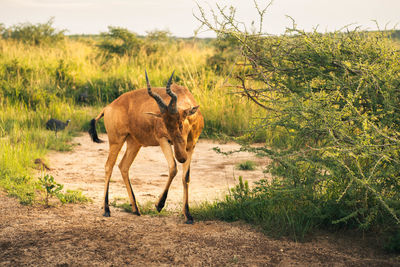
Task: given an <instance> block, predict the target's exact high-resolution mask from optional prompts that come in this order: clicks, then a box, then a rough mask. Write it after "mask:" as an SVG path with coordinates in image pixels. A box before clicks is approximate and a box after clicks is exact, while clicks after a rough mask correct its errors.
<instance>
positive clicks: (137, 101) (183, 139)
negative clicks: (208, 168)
mask: <svg viewBox="0 0 400 267" xmlns="http://www.w3.org/2000/svg"><path fill="white" fill-rule="evenodd" d="M145 76H146V83H147V92H146V88H144V89H138V90H133V91H130V92H127V93H124V94H122V95H121V96H119V97H118V98H117V99H115V100H114V101H113V102H112V103H111V104H109V105H108V106H106V107H105V108H104V109H103V110H102V111H101V112H100V114H99V115H98V116H97V117H96V118H94V119H92V120H91V122H90V129H89V134H90V136H91V138H92V140H93V141H94V142H97V143H100V142H103V141H102V140H100V139H99V138H98V135H97V132H96V122H97V121H98V120H99V119H100V118H102V117H103V116H104V124H105V127H106V131H107V136H108V141H109V154H108V159H107V162H106V164H105V187H104V206H103V210H104V214H103V216H106V217H109V216H110V208H109V204H108V190H109V183H110V178H111V173H112V170H113V167H114V165H115V161H116V159H117V156H118V153H119V151H120V150H121V147H122V145H123V144H124V143H125V142H126V143H127V148H126V152H125V154H124V156H123V158H122V160H121V162H120V163H119V165H118V167H119V169H120V171H121V174H122V178H123V180H124V182H125V186H126V189H127V191H128V195H129V200H130V203H131V205H132V212H133V213H134V214H136V215H138V216H140V212H139V209H138V206H137V205H136V198H135V195H134V193H133V190H132V186H131V183H130V181H129V168H130V166H131V165H132V162H133V160H134V159H135V157H136V155H137V153H138V152H139V150H140V148H141V147H142V146H143V147H146V146H160V147H161V150H162V152H163V154H164V156H165V158H166V160H167V162H168V168H169V175H168V181H167V184H166V186H165V188H164V191H163V193H162V194H161V195H160V197H159V199H158V201H157V203H156V205H155V206H156V209H157V211H158V212H160V211H161V210H162V208H163V207H164V205H165V201H166V199H167V195H168V190H169V187H170V185H171V182H172V180H173V179H174V177H175V176H176V174H177V165H176V161H175V159H176V160H177V161H179V162H180V163H182V164H183V167H182V169H183V174H182V182H183V209H182V211H183V214H184V216H185V220H186V223H187V224H191V223H193V217H192V215H191V214H190V212H189V204H188V199H189V196H188V195H189V182H190V162H191V158H192V154H193V150H194V147H195V145H196V143H197V140H198V139H199V136H200V134H201V131H202V129H203V127H204V119H203V116H202V115H201V112H200V111H199V105H197V103H196V101H195V99H194V97H193V95H192V94H191V93H190V92H189V90H188V89H187V88H186V87H183V86H179V85H177V84H175V83H174V84H172V85H171V82H172V78H173V76H174V72H173V73H172V75H171V77H170V78H169V80H168V82H167V85H166V87H165V88H151V85H150V82H149V78H148V76H147V72H146V71H145ZM169 98H170V101H169V104H168V105H167V104H166V101H167V100H168V99H169ZM172 146H173V148H174V149H173V150H172Z"/></svg>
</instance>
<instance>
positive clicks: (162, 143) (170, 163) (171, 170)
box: [156, 138, 178, 212]
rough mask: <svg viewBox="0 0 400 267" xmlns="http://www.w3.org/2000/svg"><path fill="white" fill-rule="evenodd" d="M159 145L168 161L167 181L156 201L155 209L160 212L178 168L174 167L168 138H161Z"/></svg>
mask: <svg viewBox="0 0 400 267" xmlns="http://www.w3.org/2000/svg"><path fill="white" fill-rule="evenodd" d="M160 147H161V150H162V152H163V153H164V156H165V159H166V160H167V162H168V169H169V174H168V182H167V184H166V185H165V188H164V191H163V193H162V194H161V195H160V198H159V199H158V202H157V204H156V209H157V211H158V212H160V211H161V210H162V209H163V208H164V205H165V201H166V199H167V196H168V190H169V187H170V186H171V183H172V180H173V179H174V177H175V176H176V173H177V172H178V169H177V167H176V162H175V159H174V154H173V152H172V148H171V145H170V144H169V143H168V139H166V138H163V139H161V140H160Z"/></svg>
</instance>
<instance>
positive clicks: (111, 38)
mask: <svg viewBox="0 0 400 267" xmlns="http://www.w3.org/2000/svg"><path fill="white" fill-rule="evenodd" d="M101 35H102V37H103V38H104V40H103V41H102V42H101V43H100V44H99V45H98V47H99V48H100V50H102V51H103V52H104V53H106V54H107V55H112V54H114V55H118V56H124V55H128V56H135V55H137V54H138V53H139V51H140V47H141V45H142V41H141V40H140V39H139V38H138V37H137V36H136V34H135V33H133V32H130V31H129V30H127V29H125V28H121V27H112V26H109V27H108V32H106V33H102V34H101Z"/></svg>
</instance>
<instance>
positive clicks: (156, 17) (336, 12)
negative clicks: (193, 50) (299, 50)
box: [0, 0, 400, 37]
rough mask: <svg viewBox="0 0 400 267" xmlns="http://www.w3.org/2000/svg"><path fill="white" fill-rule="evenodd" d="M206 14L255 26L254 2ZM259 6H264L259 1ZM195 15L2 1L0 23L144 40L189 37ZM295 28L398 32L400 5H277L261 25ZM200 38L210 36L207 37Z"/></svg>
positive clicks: (397, 1)
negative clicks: (119, 33)
mask: <svg viewBox="0 0 400 267" xmlns="http://www.w3.org/2000/svg"><path fill="white" fill-rule="evenodd" d="M197 2H198V3H199V5H201V6H203V7H204V8H205V10H206V11H208V10H209V9H210V7H213V8H215V3H216V2H218V3H220V4H221V5H222V6H224V5H226V6H230V5H232V6H234V7H236V8H237V15H238V16H237V18H238V19H239V20H241V21H244V22H246V23H248V24H250V23H251V21H252V20H256V21H257V19H256V18H257V12H256V10H255V8H254V3H253V0H231V1H227V0H224V1H216V0H197ZM257 2H258V3H259V6H260V7H262V6H265V5H266V3H268V1H261V0H257ZM193 13H198V9H197V5H196V1H194V0H0V23H4V24H5V25H6V26H11V25H13V24H17V23H21V22H31V23H39V22H40V23H44V22H46V21H47V20H48V19H49V18H50V17H55V22H54V26H55V27H56V28H57V29H67V30H68V34H81V33H86V34H89V33H90V34H98V33H100V32H104V31H107V26H120V27H124V28H127V29H129V30H130V31H133V32H135V33H138V34H141V35H144V34H146V31H150V30H154V29H159V30H169V31H170V32H171V33H172V35H174V36H178V37H189V36H193V34H194V30H195V29H196V28H197V27H198V26H199V25H200V23H199V22H198V21H197V20H196V19H195V18H194V17H193ZM286 15H289V16H291V17H292V18H294V19H295V20H296V23H297V25H298V27H299V28H301V29H305V30H311V29H312V28H313V27H315V26H318V29H319V30H320V31H322V32H325V31H333V30H337V29H340V28H342V27H343V26H345V25H348V24H355V25H359V26H362V28H363V29H369V30H374V29H376V26H375V22H373V20H376V21H378V24H379V26H380V27H381V28H385V25H388V28H390V29H393V28H394V27H395V26H396V25H397V24H399V25H398V27H397V28H398V29H399V27H400V0H275V1H273V4H272V5H271V7H270V8H269V9H268V11H267V14H266V17H265V20H264V24H263V25H264V27H263V28H264V31H265V32H267V33H270V34H282V33H283V32H284V31H285V28H286V27H287V26H290V25H291V21H290V20H289V19H288V18H287V17H286ZM200 36H203V37H206V36H213V34H212V33H211V32H206V33H202V34H201V35H200Z"/></svg>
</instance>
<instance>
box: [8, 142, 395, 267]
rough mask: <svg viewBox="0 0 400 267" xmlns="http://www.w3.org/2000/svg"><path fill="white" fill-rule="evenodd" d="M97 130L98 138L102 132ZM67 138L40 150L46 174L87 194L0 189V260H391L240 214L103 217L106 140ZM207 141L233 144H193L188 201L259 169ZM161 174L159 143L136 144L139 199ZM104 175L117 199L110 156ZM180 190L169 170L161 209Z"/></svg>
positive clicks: (363, 246) (252, 176) (209, 196)
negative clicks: (33, 196) (270, 227)
mask: <svg viewBox="0 0 400 267" xmlns="http://www.w3.org/2000/svg"><path fill="white" fill-rule="evenodd" d="M101 138H102V139H103V140H106V136H104V135H103V136H101ZM73 142H74V143H75V144H76V146H75V147H74V150H73V151H71V152H66V153H61V152H52V153H50V154H49V155H48V160H47V162H48V163H49V164H48V165H49V167H50V168H51V170H50V171H48V173H50V174H52V175H53V176H54V177H55V179H56V181H57V182H59V183H62V184H64V186H65V188H68V189H78V190H82V191H83V192H84V194H85V195H87V196H89V197H90V198H92V199H93V202H92V203H89V204H85V205H77V204H74V205H62V206H61V205H55V206H53V207H51V208H44V207H42V206H40V205H38V206H22V205H20V204H19V203H18V202H17V201H16V200H15V199H12V198H8V197H6V195H5V193H2V192H0V199H1V201H0V211H1V216H0V265H3V266H20V265H34V266H82V265H83V266H92V265H99V266H123V265H132V266H321V265H323V266H400V262H399V258H398V257H397V256H396V255H392V254H385V253H384V252H383V251H382V250H379V249H378V248H377V245H376V244H375V243H373V242H370V241H369V240H368V239H362V238H360V237H357V236H348V235H346V234H344V235H343V234H342V235H339V234H336V235H333V234H329V233H318V234H315V235H314V237H313V238H312V239H311V241H309V242H305V243H296V242H294V241H290V240H286V239H280V240H276V239H272V238H270V237H267V236H265V235H264V234H262V233H261V232H259V231H257V230H256V229H255V228H254V227H251V226H249V225H247V224H245V223H242V222H236V223H226V222H220V221H208V222H202V221H200V222H197V221H196V222H195V223H194V224H193V225H186V224H184V220H183V217H182V216H180V215H179V213H173V214H172V215H169V216H164V217H159V216H156V217H154V216H149V215H142V216H140V217H138V216H135V215H132V214H130V213H126V212H123V211H121V210H120V209H118V208H113V207H111V217H109V218H105V217H103V216H102V210H101V206H102V197H103V186H104V163H105V161H106V159H107V154H108V144H107V143H103V144H94V143H92V142H91V141H90V140H89V137H88V136H87V135H83V136H80V137H77V138H75V139H74V141H73ZM215 146H219V147H220V148H221V149H223V150H225V151H226V150H232V149H237V148H239V146H238V145H236V144H233V143H228V144H217V143H214V142H212V141H208V140H201V141H200V142H199V143H198V145H197V146H196V149H195V154H194V156H193V161H192V165H191V183H190V189H189V190H190V194H189V195H190V204H191V205H196V204H198V203H201V202H202V201H204V200H211V201H212V200H215V199H218V198H221V197H223V195H224V194H225V193H226V192H227V190H228V188H230V187H232V186H234V185H235V183H236V181H237V177H238V176H239V175H242V176H243V177H244V178H245V179H246V180H248V181H249V182H250V184H251V183H253V182H254V181H256V180H258V179H259V178H268V175H266V174H264V173H263V169H262V166H265V165H267V164H268V160H267V159H258V158H255V157H254V156H252V155H249V154H246V153H239V154H233V155H231V156H223V155H220V154H217V153H215V152H214V151H213V150H212V148H213V147H215ZM123 150H124V148H123ZM122 155H123V153H122V152H121V153H120V156H122ZM248 159H251V160H253V161H255V162H257V163H258V167H257V169H256V170H254V171H240V170H237V169H236V168H235V166H236V165H237V164H238V163H240V162H242V161H244V160H248ZM117 164H118V161H117ZM167 174H168V168H167V163H166V160H165V159H164V156H163V154H162V153H161V150H160V149H159V148H158V147H147V148H142V150H141V151H140V152H139V154H138V156H137V158H136V160H135V161H134V163H133V165H132V167H131V170H130V176H131V183H132V187H133V190H134V192H135V195H136V197H137V199H138V201H139V203H145V202H147V201H151V202H155V201H156V200H157V198H158V195H159V194H161V192H162V190H163V188H164V186H165V183H166V180H167V178H168V177H167ZM112 181H113V182H112V183H111V185H110V199H111V201H113V200H118V201H122V202H124V201H127V199H128V198H127V193H126V189H125V185H124V183H123V181H122V178H121V175H120V173H119V170H118V167H117V165H116V167H115V168H114V172H113V178H112ZM182 195H183V193H182V182H181V172H178V175H177V177H176V178H175V180H174V181H173V183H172V185H171V190H170V192H169V195H168V199H167V206H166V209H168V210H172V211H176V210H180V206H181V203H182V200H181V199H182ZM195 220H196V218H195Z"/></svg>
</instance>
